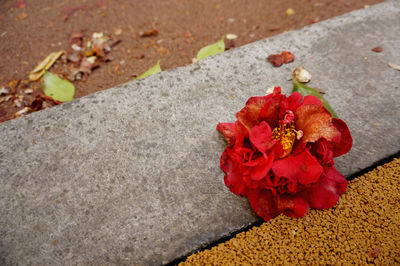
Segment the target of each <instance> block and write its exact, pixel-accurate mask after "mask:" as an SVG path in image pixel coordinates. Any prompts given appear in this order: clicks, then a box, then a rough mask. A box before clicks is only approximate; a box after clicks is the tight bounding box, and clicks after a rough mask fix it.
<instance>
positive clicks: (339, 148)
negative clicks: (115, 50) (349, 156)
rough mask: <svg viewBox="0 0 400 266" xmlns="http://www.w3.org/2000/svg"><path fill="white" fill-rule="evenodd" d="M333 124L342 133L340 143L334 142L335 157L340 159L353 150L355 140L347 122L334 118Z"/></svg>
mask: <svg viewBox="0 0 400 266" xmlns="http://www.w3.org/2000/svg"><path fill="white" fill-rule="evenodd" d="M332 123H333V125H334V126H335V127H336V128H337V129H338V130H339V132H340V142H339V143H335V142H332V150H333V157H338V156H340V155H343V154H345V153H347V152H348V151H349V150H350V149H351V146H352V145H353V139H352V137H351V134H350V130H349V128H348V127H347V125H346V123H345V122H343V121H342V120H340V119H338V118H333V119H332Z"/></svg>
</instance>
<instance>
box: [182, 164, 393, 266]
mask: <svg viewBox="0 0 400 266" xmlns="http://www.w3.org/2000/svg"><path fill="white" fill-rule="evenodd" d="M352 263H356V264H368V263H375V264H378V265H400V159H394V160H393V161H392V162H390V163H388V164H385V165H383V166H379V167H377V168H376V169H374V170H373V171H371V172H369V173H367V174H365V175H363V176H361V177H359V178H357V179H355V180H353V181H351V182H350V183H349V188H348V190H347V192H346V193H345V194H344V195H342V196H341V199H340V200H339V203H338V204H337V205H336V206H335V207H334V208H332V209H329V210H322V211H321V210H311V211H309V212H308V214H307V215H306V216H305V217H304V218H302V219H294V218H290V217H287V216H283V215H281V216H279V217H277V218H276V219H274V220H272V221H270V222H267V223H264V224H262V225H261V226H260V227H254V228H252V229H251V230H249V231H247V232H243V233H240V234H238V235H237V236H236V237H235V238H233V239H231V240H229V241H227V242H225V243H221V244H220V245H218V246H216V247H213V248H212V249H211V250H205V251H203V252H199V253H196V254H193V255H191V256H190V257H188V258H187V260H186V262H184V263H181V264H180V265H210V264H211V265H227V264H241V265H248V264H252V265H261V264H262V265H269V264H300V265H310V264H335V265H337V264H345V265H348V264H352Z"/></svg>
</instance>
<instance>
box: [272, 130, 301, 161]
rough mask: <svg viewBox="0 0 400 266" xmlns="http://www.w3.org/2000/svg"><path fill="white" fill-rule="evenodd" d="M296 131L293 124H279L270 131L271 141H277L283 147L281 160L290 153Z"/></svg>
mask: <svg viewBox="0 0 400 266" xmlns="http://www.w3.org/2000/svg"><path fill="white" fill-rule="evenodd" d="M296 135H297V134H296V130H295V129H294V123H293V122H291V123H285V124H280V125H279V126H277V127H276V128H274V130H272V139H275V140H277V141H279V142H280V143H281V144H282V147H283V155H282V156H281V158H283V157H285V156H287V155H289V154H290V152H291V151H292V147H293V144H294V140H295V139H296Z"/></svg>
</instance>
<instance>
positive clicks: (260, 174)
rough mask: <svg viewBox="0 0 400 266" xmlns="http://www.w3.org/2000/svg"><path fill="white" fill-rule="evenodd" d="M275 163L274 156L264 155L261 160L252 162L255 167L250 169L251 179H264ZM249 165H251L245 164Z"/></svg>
mask: <svg viewBox="0 0 400 266" xmlns="http://www.w3.org/2000/svg"><path fill="white" fill-rule="evenodd" d="M273 162H274V154H271V155H270V156H266V155H263V156H261V157H260V158H258V159H256V160H254V161H252V162H251V164H252V165H254V167H251V168H250V178H251V179H252V180H254V181H259V180H261V179H263V178H264V177H265V176H266V175H267V174H268V172H269V170H271V167H272V163H273ZM245 165H247V166H248V165H249V164H245Z"/></svg>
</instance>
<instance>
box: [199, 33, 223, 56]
mask: <svg viewBox="0 0 400 266" xmlns="http://www.w3.org/2000/svg"><path fill="white" fill-rule="evenodd" d="M224 37H225V36H222V38H221V39H220V40H219V41H218V42H216V43H213V44H210V45H207V46H206V47H203V48H201V49H200V51H199V52H198V53H197V56H196V59H197V60H201V59H204V58H206V57H209V56H212V55H216V54H219V53H222V52H223V51H225V41H224Z"/></svg>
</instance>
